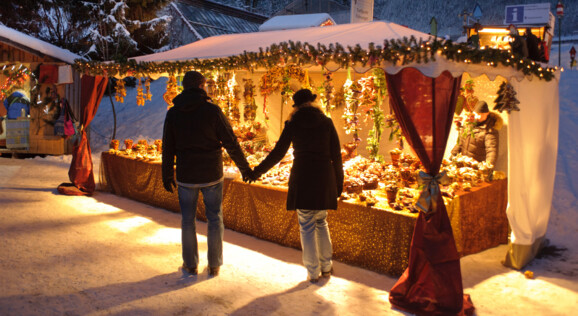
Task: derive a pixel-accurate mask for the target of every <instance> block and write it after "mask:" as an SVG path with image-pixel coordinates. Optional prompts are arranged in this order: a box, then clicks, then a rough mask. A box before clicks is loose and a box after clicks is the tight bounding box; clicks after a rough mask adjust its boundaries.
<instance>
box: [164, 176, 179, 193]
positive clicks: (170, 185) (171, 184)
mask: <svg viewBox="0 0 578 316" xmlns="http://www.w3.org/2000/svg"><path fill="white" fill-rule="evenodd" d="M163 186H164V187H165V190H167V191H169V192H171V193H173V187H175V188H176V187H177V183H176V182H175V179H167V180H163Z"/></svg>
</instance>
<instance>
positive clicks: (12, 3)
mask: <svg viewBox="0 0 578 316" xmlns="http://www.w3.org/2000/svg"><path fill="white" fill-rule="evenodd" d="M39 7H40V1H37V0H2V1H0V24H4V25H6V26H7V27H10V28H13V29H15V30H19V31H21V32H24V33H26V34H29V35H37V34H38V32H39V29H40V26H39V25H40V23H39V18H38V13H37V12H38V8H39Z"/></svg>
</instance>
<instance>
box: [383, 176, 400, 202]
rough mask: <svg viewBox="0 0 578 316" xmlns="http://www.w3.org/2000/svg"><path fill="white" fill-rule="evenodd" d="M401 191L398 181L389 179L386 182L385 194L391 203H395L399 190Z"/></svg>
mask: <svg viewBox="0 0 578 316" xmlns="http://www.w3.org/2000/svg"><path fill="white" fill-rule="evenodd" d="M398 191H399V187H398V186H397V182H396V181H393V180H391V181H388V182H387V183H386V184H385V194H386V195H387V202H388V203H389V204H390V205H391V204H393V203H395V199H396V198H397V192H398Z"/></svg>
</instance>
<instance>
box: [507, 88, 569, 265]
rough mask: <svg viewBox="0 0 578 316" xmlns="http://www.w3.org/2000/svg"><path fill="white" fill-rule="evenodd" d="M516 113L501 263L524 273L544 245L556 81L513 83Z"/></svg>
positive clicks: (553, 167)
mask: <svg viewBox="0 0 578 316" xmlns="http://www.w3.org/2000/svg"><path fill="white" fill-rule="evenodd" d="M512 86H513V87H514V89H515V91H516V92H517V98H518V100H519V101H520V105H519V107H520V109H521V110H520V112H512V113H511V114H510V120H509V122H510V125H509V133H508V142H509V149H508V151H509V155H508V171H509V174H508V209H507V211H506V213H507V215H508V221H509V223H510V227H511V229H512V233H511V235H510V242H511V246H510V250H509V252H508V254H507V256H506V261H505V264H506V265H507V266H511V267H513V268H516V269H521V268H523V267H524V266H525V265H526V264H527V263H528V262H530V261H531V260H532V258H534V257H535V255H536V253H537V252H538V251H539V250H540V249H541V247H542V246H543V245H544V244H545V242H546V240H545V235H546V230H547V228H548V220H549V217H550V211H551V210H550V209H551V206H552V196H553V194H554V180H555V176H556V157H557V152H558V127H559V100H558V81H557V80H552V81H550V82H545V81H543V80H534V81H532V82H530V81H528V80H524V81H522V82H513V83H512Z"/></svg>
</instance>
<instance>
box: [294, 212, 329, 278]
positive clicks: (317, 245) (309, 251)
mask: <svg viewBox="0 0 578 316" xmlns="http://www.w3.org/2000/svg"><path fill="white" fill-rule="evenodd" d="M297 216H298V219H299V228H300V232H301V248H302V249H303V265H305V268H307V274H308V276H309V278H311V279H317V278H318V277H319V275H320V274H321V272H328V271H330V270H331V266H332V261H331V257H332V256H333V247H332V245H331V237H330V236H329V226H328V225H327V211H318V210H299V209H298V210H297Z"/></svg>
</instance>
